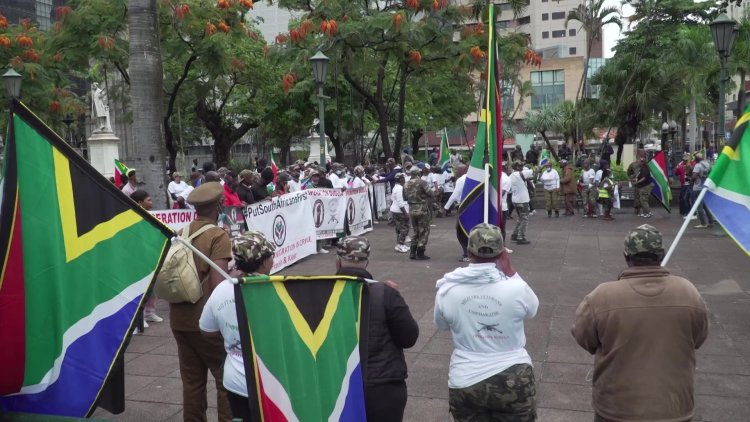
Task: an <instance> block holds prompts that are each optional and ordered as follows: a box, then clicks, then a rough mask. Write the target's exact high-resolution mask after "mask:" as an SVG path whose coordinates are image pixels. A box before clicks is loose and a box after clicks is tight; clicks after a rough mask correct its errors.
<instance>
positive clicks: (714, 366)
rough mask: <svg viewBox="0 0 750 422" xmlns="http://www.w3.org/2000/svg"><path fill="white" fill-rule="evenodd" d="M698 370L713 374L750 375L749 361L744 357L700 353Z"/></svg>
mask: <svg viewBox="0 0 750 422" xmlns="http://www.w3.org/2000/svg"><path fill="white" fill-rule="evenodd" d="M696 360H697V362H696V370H697V371H698V372H707V373H713V374H738V375H750V364H748V359H747V358H745V357H742V356H724V355H705V354H701V353H698V355H697V357H696Z"/></svg>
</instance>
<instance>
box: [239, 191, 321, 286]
mask: <svg viewBox="0 0 750 422" xmlns="http://www.w3.org/2000/svg"><path fill="white" fill-rule="evenodd" d="M309 192H310V191H301V192H294V193H288V194H286V195H282V196H278V197H275V198H273V199H272V200H270V201H261V202H258V203H255V204H252V205H249V206H248V207H247V208H245V222H246V223H247V228H248V230H255V231H259V232H261V233H263V234H264V235H265V236H266V238H267V239H268V240H269V241H270V242H271V243H273V244H274V245H275V246H276V253H275V255H274V258H273V268H272V269H271V273H272V274H273V273H276V272H278V271H280V270H281V269H283V268H286V267H288V266H289V265H292V264H294V263H295V262H297V261H299V260H301V259H302V258H305V257H307V256H309V255H313V254H315V253H316V248H315V239H316V238H315V226H313V222H312V218H310V215H312V208H311V202H312V201H310V199H311V197H309Z"/></svg>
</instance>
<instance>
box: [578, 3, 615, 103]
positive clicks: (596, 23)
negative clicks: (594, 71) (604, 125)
mask: <svg viewBox="0 0 750 422" xmlns="http://www.w3.org/2000/svg"><path fill="white" fill-rule="evenodd" d="M604 1H605V0H587V1H586V2H585V3H581V4H579V5H578V6H577V7H576V8H575V9H573V10H571V11H569V12H568V16H567V17H566V18H565V29H568V24H570V21H578V22H580V23H581V27H580V28H579V31H580V30H581V29H583V30H584V31H586V64H585V66H584V72H583V75H582V76H581V82H580V83H579V84H578V91H576V99H578V98H583V97H584V95H586V78H587V73H588V68H589V60H590V58H591V57H590V56H591V47H592V45H593V44H594V41H596V40H601V39H602V29H603V28H604V27H605V26H607V25H616V26H617V27H618V28H620V29H622V21H621V20H620V16H619V14H620V9H618V8H617V7H614V6H604Z"/></svg>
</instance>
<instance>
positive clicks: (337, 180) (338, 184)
mask: <svg viewBox="0 0 750 422" xmlns="http://www.w3.org/2000/svg"><path fill="white" fill-rule="evenodd" d="M328 180H330V181H331V184H332V185H333V188H334V189H346V188H348V186H347V184H346V176H344V177H338V176H337V175H336V173H331V174H329V175H328Z"/></svg>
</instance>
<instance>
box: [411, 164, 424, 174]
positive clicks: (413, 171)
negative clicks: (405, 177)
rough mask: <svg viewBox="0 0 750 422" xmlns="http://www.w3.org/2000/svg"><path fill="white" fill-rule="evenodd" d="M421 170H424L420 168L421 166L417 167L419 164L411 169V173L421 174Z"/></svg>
mask: <svg viewBox="0 0 750 422" xmlns="http://www.w3.org/2000/svg"><path fill="white" fill-rule="evenodd" d="M421 172H422V170H420V169H419V167H417V166H412V167H411V168H410V169H409V174H419V173H421Z"/></svg>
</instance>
